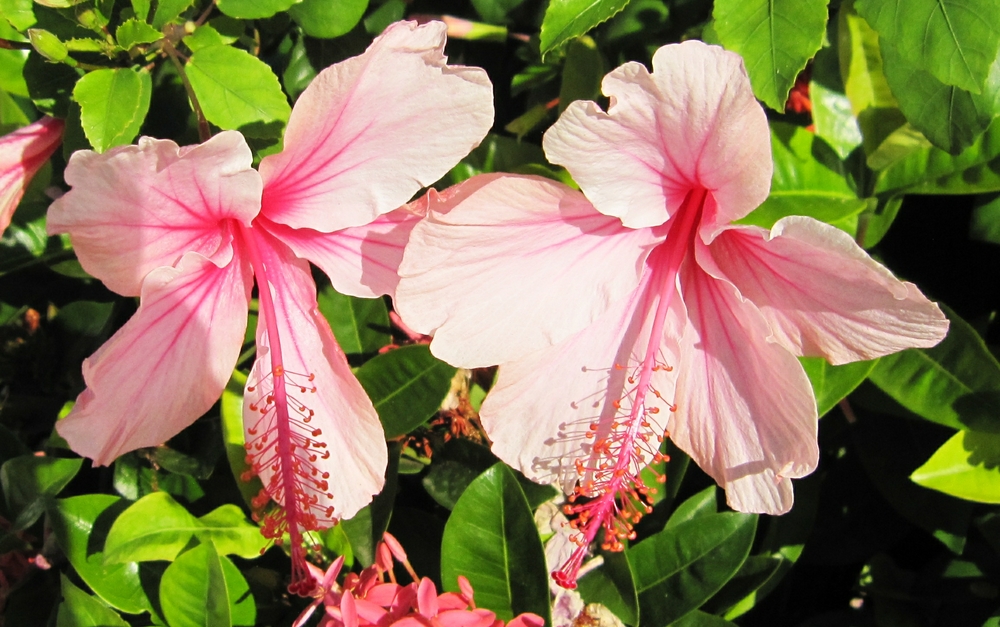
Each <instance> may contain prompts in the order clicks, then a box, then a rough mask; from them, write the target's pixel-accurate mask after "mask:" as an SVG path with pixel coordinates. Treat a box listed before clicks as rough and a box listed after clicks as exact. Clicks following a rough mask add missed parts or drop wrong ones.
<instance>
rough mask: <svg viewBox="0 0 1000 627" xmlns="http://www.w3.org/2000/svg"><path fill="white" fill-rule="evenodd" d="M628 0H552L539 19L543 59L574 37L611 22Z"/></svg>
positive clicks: (540, 45) (540, 46)
mask: <svg viewBox="0 0 1000 627" xmlns="http://www.w3.org/2000/svg"><path fill="white" fill-rule="evenodd" d="M626 4H628V0H551V2H549V6H548V8H547V9H545V17H544V18H543V19H542V31H541V34H540V35H539V48H540V50H541V53H542V57H545V56H546V55H547V54H548V53H549V52H551V51H553V50H555V49H556V48H558V47H559V46H561V45H563V44H564V43H566V42H567V41H569V40H570V39H573V38H574V37H579V36H580V35H586V34H587V33H588V32H589V31H590V29H592V28H594V27H595V26H597V25H598V24H600V23H601V22H604V21H605V20H609V19H611V18H612V17H613V16H614V15H615V14H616V13H618V12H619V11H621V10H622V9H624V8H625V5H626Z"/></svg>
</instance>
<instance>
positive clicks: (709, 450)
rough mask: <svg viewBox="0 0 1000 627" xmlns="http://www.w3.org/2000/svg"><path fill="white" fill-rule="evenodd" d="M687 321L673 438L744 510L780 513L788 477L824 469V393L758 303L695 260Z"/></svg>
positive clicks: (686, 277)
mask: <svg viewBox="0 0 1000 627" xmlns="http://www.w3.org/2000/svg"><path fill="white" fill-rule="evenodd" d="M682 272H683V274H682V278H681V285H682V286H683V289H684V304H685V305H686V306H687V312H688V324H687V326H686V328H685V329H684V332H683V337H682V340H681V345H680V354H679V355H678V356H677V361H678V364H677V368H676V372H677V377H678V380H677V388H676V397H675V403H676V405H677V411H676V413H674V414H673V415H672V416H671V419H670V424H669V426H668V431H669V432H670V438H671V439H672V440H673V441H674V443H675V444H677V446H678V447H680V448H681V449H682V450H683V451H685V452H686V453H688V454H689V455H690V456H691V457H692V459H694V460H695V461H696V462H697V463H698V465H699V466H701V468H702V469H703V470H704V471H705V472H707V473H708V474H709V475H711V476H712V478H713V479H715V480H716V481H717V482H718V483H719V485H721V486H722V487H724V488H725V489H726V496H727V499H728V501H729V504H730V506H732V507H733V508H734V509H738V510H740V511H750V512H761V513H768V514H781V513H784V512H786V511H788V509H789V508H790V507H791V506H792V492H791V488H790V485H789V481H788V478H790V477H802V476H804V475H806V474H808V473H810V472H812V470H813V469H814V468H815V467H816V462H817V459H818V455H819V453H818V448H817V445H816V428H817V420H818V419H817V415H816V400H815V398H814V397H813V392H812V388H811V386H810V385H809V379H808V378H806V375H805V372H804V371H803V369H802V366H801V365H800V364H799V362H798V360H797V359H795V357H794V356H793V355H792V354H791V353H789V352H788V351H787V350H786V349H785V348H784V347H783V346H781V345H780V344H778V343H776V342H773V341H771V340H770V339H769V336H770V330H769V329H768V326H767V323H766V322H765V321H764V318H763V316H761V314H760V312H759V311H757V309H756V308H755V307H754V306H753V304H752V303H750V302H748V301H744V300H743V299H742V298H741V297H740V295H739V292H738V291H737V290H736V288H735V287H733V286H732V284H730V283H728V282H726V281H722V280H718V279H715V278H713V277H712V276H710V275H708V274H707V273H705V272H704V270H702V269H701V268H700V267H699V266H698V265H697V264H695V263H692V260H691V258H690V257H689V260H688V263H686V264H685V266H684V267H683V268H682Z"/></svg>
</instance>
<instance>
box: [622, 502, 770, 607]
mask: <svg viewBox="0 0 1000 627" xmlns="http://www.w3.org/2000/svg"><path fill="white" fill-rule="evenodd" d="M756 528H757V516H755V515H750V514H738V513H735V512H726V513H722V514H710V515H708V516H700V517H698V518H696V519H694V520H689V521H687V522H684V523H682V524H679V525H677V526H676V527H673V528H670V529H664V530H663V531H661V532H660V533H658V534H656V535H654V536H651V537H649V538H646V539H645V540H643V541H642V542H640V543H639V544H637V545H635V546H634V547H632V548H630V549H628V560H629V563H630V564H631V565H632V572H633V573H635V582H636V588H637V590H638V591H639V614H640V616H641V617H642V621H643V624H648V625H669V624H670V623H671V622H673V621H675V620H677V619H679V618H681V617H682V616H684V615H685V614H687V613H688V612H690V611H692V610H694V609H696V608H698V607H699V606H701V604H702V603H704V602H705V601H707V600H708V599H709V598H711V597H712V595H714V594H715V593H716V592H718V591H719V590H720V589H721V588H722V587H723V586H724V585H725V584H726V582H727V581H729V580H730V579H732V577H733V576H734V575H735V574H736V573H737V572H738V571H739V569H740V567H741V566H742V565H743V562H744V561H746V558H747V555H748V554H749V552H750V546H751V545H752V544H753V538H754V531H755V530H756Z"/></svg>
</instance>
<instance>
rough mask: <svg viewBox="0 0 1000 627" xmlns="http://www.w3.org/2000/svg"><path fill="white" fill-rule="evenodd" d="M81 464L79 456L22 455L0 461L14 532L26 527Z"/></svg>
mask: <svg viewBox="0 0 1000 627" xmlns="http://www.w3.org/2000/svg"><path fill="white" fill-rule="evenodd" d="M81 465H83V460H82V459H79V458H77V459H56V458H54V457H35V456H34V455H25V456H22V457H15V458H14V459H10V460H8V461H6V462H4V465H3V467H2V468H0V483H2V484H3V495H4V498H5V499H6V501H7V511H8V512H9V513H10V514H12V515H13V516H14V520H13V521H12V522H13V528H14V530H15V531H20V530H22V529H27V528H28V527H30V526H31V525H32V524H34V522H35V521H36V520H38V517H39V516H41V515H42V513H43V512H44V511H45V508H46V506H48V505H49V504H50V503H51V502H52V500H53V497H55V495H57V494H59V492H60V491H62V489H63V488H65V487H66V484H68V483H69V482H70V481H71V480H72V479H73V477H75V476H76V473H78V472H79V471H80V466H81Z"/></svg>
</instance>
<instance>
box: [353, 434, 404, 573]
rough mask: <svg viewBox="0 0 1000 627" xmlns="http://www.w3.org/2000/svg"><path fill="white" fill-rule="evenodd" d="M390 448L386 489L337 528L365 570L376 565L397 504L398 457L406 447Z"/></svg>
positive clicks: (392, 443) (386, 471) (391, 443)
mask: <svg viewBox="0 0 1000 627" xmlns="http://www.w3.org/2000/svg"><path fill="white" fill-rule="evenodd" d="M388 447H389V463H388V465H386V468H385V486H384V487H383V488H382V491H381V492H379V493H378V494H377V495H376V496H375V498H374V499H372V502H371V503H369V504H368V505H366V506H365V507H363V508H361V511H359V512H358V513H357V514H355V515H354V517H353V518H351V519H348V520H343V521H341V522H340V524H339V525H338V527H339V528H340V529H341V531H343V533H344V534H345V535H346V536H347V539H348V540H349V541H350V548H351V549H352V552H353V555H355V556H357V558H358V561H359V562H361V564H362V565H363V566H366V567H367V566H371V565H372V564H373V563H375V547H376V546H378V543H379V542H381V541H382V535H383V534H384V533H385V530H386V529H387V528H388V527H389V520H390V519H391V518H392V510H393V506H394V505H395V501H396V489H397V487H398V479H399V454H400V452H401V451H402V449H403V445H402V444H401V443H400V442H389V443H388Z"/></svg>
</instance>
